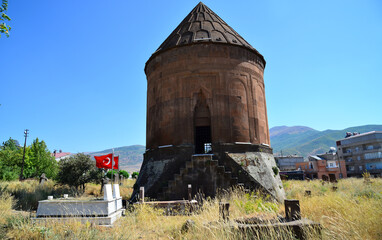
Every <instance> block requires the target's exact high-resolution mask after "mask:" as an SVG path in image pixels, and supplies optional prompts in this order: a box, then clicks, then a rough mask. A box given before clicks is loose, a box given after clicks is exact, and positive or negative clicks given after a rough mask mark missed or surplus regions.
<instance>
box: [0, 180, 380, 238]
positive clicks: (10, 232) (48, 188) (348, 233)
mask: <svg viewBox="0 0 382 240" xmlns="http://www.w3.org/2000/svg"><path fill="white" fill-rule="evenodd" d="M133 184H134V182H133V181H132V180H129V181H126V182H124V185H123V187H122V188H121V193H122V195H123V197H124V198H128V197H129V196H130V194H131V192H132V189H131V188H132V186H133ZM332 186H333V185H332V184H324V185H322V183H321V182H320V181H318V180H315V181H310V182H307V181H285V182H284V187H285V191H286V194H287V198H288V199H299V200H300V204H301V211H302V216H303V217H305V218H309V219H311V220H314V221H316V222H319V223H321V224H322V227H323V229H322V239H382V227H381V226H382V179H371V183H365V182H364V180H363V179H344V180H341V181H339V183H338V184H336V186H337V191H333V190H332ZM99 190H100V186H99V185H92V184H88V185H87V189H86V193H85V194H84V195H83V196H81V197H85V198H86V197H92V196H100V192H99ZM306 190H310V191H311V196H305V191H306ZM0 191H1V195H0V225H1V226H0V238H5V239H7V238H9V239H253V235H251V236H250V235H248V234H245V233H242V232H239V231H237V230H236V229H235V228H232V227H231V226H229V225H228V224H227V223H226V222H223V221H219V212H218V211H219V210H218V209H219V200H217V199H206V201H205V202H204V205H203V208H202V209H201V210H200V211H199V212H198V213H197V214H192V215H188V216H165V215H163V212H162V211H161V210H156V209H153V208H151V207H148V206H139V207H137V208H136V209H135V210H134V211H127V212H126V216H125V217H123V218H121V219H119V220H118V221H117V222H116V223H115V225H114V227H113V228H106V227H99V226H93V225H92V224H80V223H77V222H74V221H73V222H69V223H67V224H55V223H49V224H33V223H32V222H31V221H30V213H29V212H28V211H25V210H27V208H28V207H29V208H30V209H33V206H35V202H36V201H37V200H36V197H31V196H30V195H31V194H32V193H34V195H36V194H37V195H38V196H39V197H43V199H46V196H47V195H46V194H52V193H53V194H55V196H56V197H60V196H62V194H64V193H69V194H70V192H69V191H71V189H70V188H67V187H63V186H56V185H55V184H54V183H53V182H50V183H48V184H46V185H45V186H44V187H39V186H38V183H37V182H35V181H26V182H22V183H19V182H0ZM11 195H12V196H11ZM32 195H33V194H32ZM45 195H46V196H45ZM20 197H21V198H25V199H20ZM219 198H220V199H221V201H228V202H230V219H239V218H244V217H254V216H256V217H260V218H262V219H274V218H276V217H277V216H278V215H282V216H284V215H285V214H284V208H283V205H282V204H278V203H274V202H269V201H266V200H265V199H262V198H260V197H257V196H256V194H246V193H244V192H243V191H242V190H241V189H234V190H233V191H231V192H229V193H227V192H225V193H222V194H220V196H219ZM14 209H18V210H24V211H15V210H14ZM187 220H192V221H193V224H192V227H190V228H189V230H188V231H184V229H183V230H182V226H183V225H184V223H185V222H186V221H187ZM307 232H308V234H309V239H319V238H320V237H319V235H318V234H317V233H316V232H315V231H313V230H312V229H308V230H307ZM257 238H258V239H294V237H293V235H292V233H291V232H290V231H289V230H288V229H284V230H282V231H275V230H274V229H272V228H268V229H265V230H264V231H262V232H261V233H258V236H257Z"/></svg>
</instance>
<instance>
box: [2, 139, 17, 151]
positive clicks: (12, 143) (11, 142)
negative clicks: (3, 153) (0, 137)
mask: <svg viewBox="0 0 382 240" xmlns="http://www.w3.org/2000/svg"><path fill="white" fill-rule="evenodd" d="M5 149H9V150H12V151H15V150H18V149H20V143H19V142H18V141H17V140H15V139H12V138H9V139H8V140H7V141H5V142H3V145H2V146H1V150H5Z"/></svg>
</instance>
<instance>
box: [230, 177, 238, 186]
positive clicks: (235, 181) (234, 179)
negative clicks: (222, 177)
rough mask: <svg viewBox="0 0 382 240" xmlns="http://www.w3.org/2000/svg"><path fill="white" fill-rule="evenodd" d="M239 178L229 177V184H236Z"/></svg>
mask: <svg viewBox="0 0 382 240" xmlns="http://www.w3.org/2000/svg"><path fill="white" fill-rule="evenodd" d="M238 181H239V179H238V178H237V177H234V178H231V186H235V185H237V183H238Z"/></svg>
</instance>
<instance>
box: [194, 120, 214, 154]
mask: <svg viewBox="0 0 382 240" xmlns="http://www.w3.org/2000/svg"><path fill="white" fill-rule="evenodd" d="M210 151H211V126H200V127H195V153H196V154H202V153H209V152H210Z"/></svg>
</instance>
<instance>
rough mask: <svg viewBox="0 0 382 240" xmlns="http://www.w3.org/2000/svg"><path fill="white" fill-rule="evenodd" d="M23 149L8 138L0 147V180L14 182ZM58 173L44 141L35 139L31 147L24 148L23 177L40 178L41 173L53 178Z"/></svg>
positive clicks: (19, 170) (19, 168)
mask: <svg viewBox="0 0 382 240" xmlns="http://www.w3.org/2000/svg"><path fill="white" fill-rule="evenodd" d="M22 159H23V148H22V147H20V145H19V143H18V142H17V141H16V140H14V139H12V138H9V140H7V141H6V142H3V144H2V146H1V147H0V179H2V180H15V179H17V177H15V176H17V175H19V174H20V172H21V165H22ZM57 171H58V164H57V161H56V160H55V159H54V157H52V156H51V153H50V152H49V150H48V148H47V146H46V144H45V142H44V141H39V139H38V138H36V139H35V140H34V141H33V143H32V144H31V146H28V147H26V148H25V164H24V171H23V177H24V179H25V178H33V177H40V176H41V174H42V173H45V175H46V176H47V177H48V178H54V177H55V176H56V174H57Z"/></svg>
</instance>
